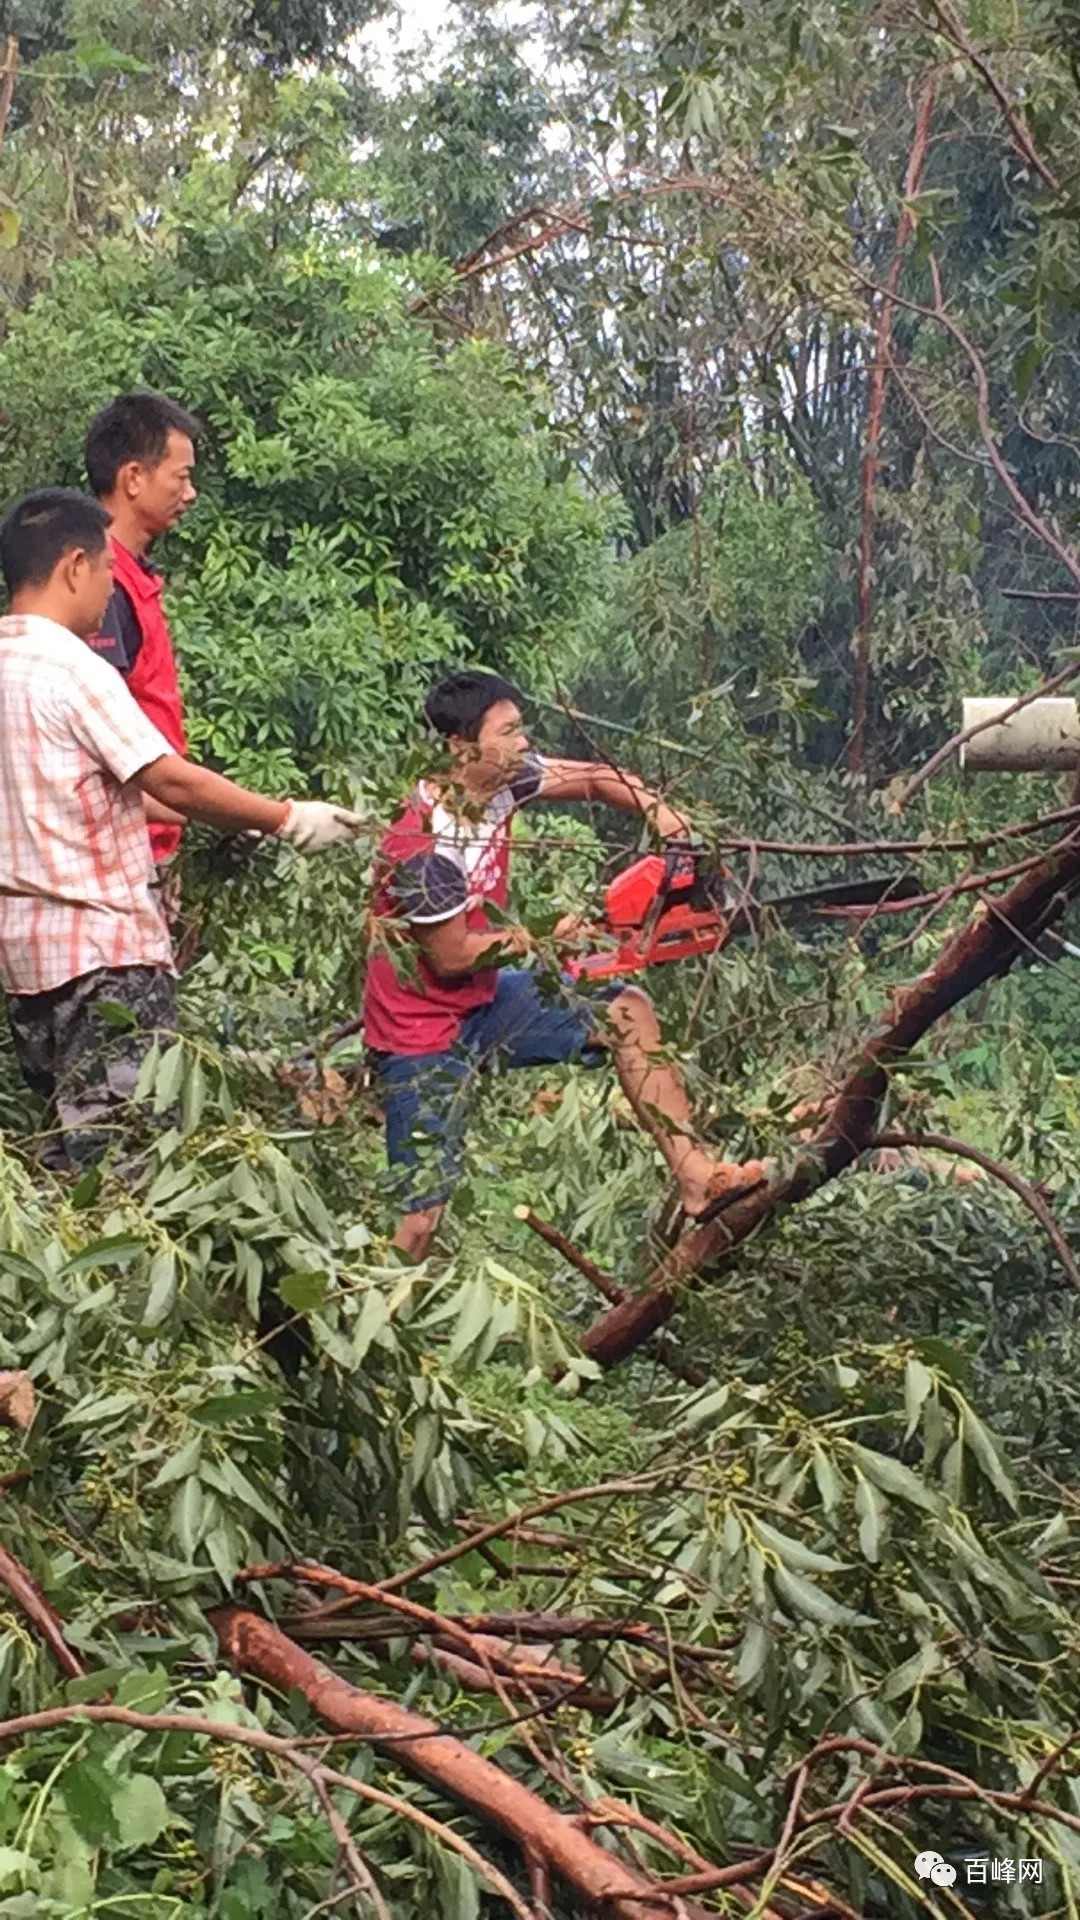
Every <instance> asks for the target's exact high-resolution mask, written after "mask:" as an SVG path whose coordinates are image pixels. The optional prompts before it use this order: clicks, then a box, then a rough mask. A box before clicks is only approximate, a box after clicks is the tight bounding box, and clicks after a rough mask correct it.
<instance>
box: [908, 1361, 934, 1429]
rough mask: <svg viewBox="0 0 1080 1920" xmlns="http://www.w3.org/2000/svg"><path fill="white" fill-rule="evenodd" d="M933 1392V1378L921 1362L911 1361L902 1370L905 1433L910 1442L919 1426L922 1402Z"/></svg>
mask: <svg viewBox="0 0 1080 1920" xmlns="http://www.w3.org/2000/svg"><path fill="white" fill-rule="evenodd" d="M933 1391H934V1376H933V1374H932V1373H931V1372H930V1370H929V1368H928V1367H924V1366H923V1363H922V1361H921V1360H915V1359H911V1360H909V1361H908V1363H907V1366H906V1367H905V1368H904V1411H905V1413H906V1414H907V1432H906V1434H905V1435H904V1438H905V1439H906V1440H910V1438H911V1436H912V1434H913V1433H914V1431H915V1429H916V1427H917V1426H918V1424H919V1414H920V1413H921V1412H922V1405H923V1401H924V1400H926V1399H927V1398H928V1396H929V1395H930V1394H931V1393H933Z"/></svg>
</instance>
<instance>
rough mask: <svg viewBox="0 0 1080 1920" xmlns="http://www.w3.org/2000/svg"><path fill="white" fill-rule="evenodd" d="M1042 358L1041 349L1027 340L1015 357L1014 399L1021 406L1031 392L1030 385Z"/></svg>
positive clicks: (1037, 344) (1034, 341)
mask: <svg viewBox="0 0 1080 1920" xmlns="http://www.w3.org/2000/svg"><path fill="white" fill-rule="evenodd" d="M1042 357H1043V355H1042V348H1041V346H1040V345H1039V342H1038V341H1037V340H1029V341H1028V343H1027V346H1026V347H1025V348H1024V350H1023V352H1022V353H1020V354H1018V355H1017V360H1016V367H1015V369H1014V373H1013V378H1014V379H1015V381H1016V397H1017V399H1018V400H1019V401H1020V404H1021V406H1022V405H1023V403H1024V401H1025V400H1026V399H1027V397H1028V394H1029V392H1030V391H1031V383H1032V381H1033V380H1034V378H1035V375H1036V374H1037V373H1038V371H1039V363H1040V361H1041V360H1042Z"/></svg>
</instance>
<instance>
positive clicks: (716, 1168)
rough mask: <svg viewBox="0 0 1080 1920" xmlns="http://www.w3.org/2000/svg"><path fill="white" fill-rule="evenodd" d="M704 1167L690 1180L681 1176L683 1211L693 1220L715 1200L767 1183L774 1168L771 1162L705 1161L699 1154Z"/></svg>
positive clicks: (695, 1172) (724, 1198)
mask: <svg viewBox="0 0 1080 1920" xmlns="http://www.w3.org/2000/svg"><path fill="white" fill-rule="evenodd" d="M702 1159H703V1161H704V1167H703V1170H702V1172H701V1173H700V1174H699V1173H698V1170H697V1168H696V1167H695V1168H694V1170H693V1171H694V1175H695V1176H696V1177H694V1178H689V1179H688V1178H687V1177H686V1174H685V1173H684V1176H683V1179H682V1182H681V1187H682V1203H683V1209H684V1211H685V1212H686V1214H687V1217H688V1218H689V1219H691V1220H695V1219H696V1218H697V1217H698V1215H699V1214H702V1213H704V1212H705V1210H706V1208H707V1207H710V1206H712V1204H713V1202H714V1201H716V1200H726V1199H727V1198H728V1197H729V1196H734V1195H735V1194H738V1193H744V1192H747V1191H748V1190H749V1189H750V1188H751V1187H757V1186H760V1184H761V1182H762V1181H763V1180H767V1179H768V1177H769V1174H770V1173H771V1172H772V1169H773V1167H774V1165H775V1162H774V1161H772V1160H742V1161H738V1160H708V1159H706V1158H705V1156H704V1155H702Z"/></svg>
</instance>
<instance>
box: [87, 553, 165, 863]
mask: <svg viewBox="0 0 1080 1920" xmlns="http://www.w3.org/2000/svg"><path fill="white" fill-rule="evenodd" d="M110 545H111V546H112V555H113V579H114V582H115V585H114V589H113V597H112V599H111V600H110V602H109V605H108V607H107V609H106V612H105V618H104V620H103V621H102V630H101V633H100V634H98V635H96V636H95V637H94V639H93V640H91V642H90V645H91V646H92V647H93V649H94V651H95V653H99V654H101V656H102V658H103V659H105V660H108V661H109V663H110V665H112V666H115V667H116V668H117V669H118V670H119V672H121V673H122V674H123V675H124V678H125V679H126V681H127V683H128V688H129V690H130V692H131V694H132V696H133V698H134V699H135V700H136V701H137V702H138V704H139V706H140V707H141V708H142V710H143V712H144V713H145V715H146V717H147V719H148V720H150V721H152V722H153V724H154V726H155V727H156V728H157V730H158V732H159V733H161V734H164V736H165V738H166V740H167V741H168V743H169V745H170V747H172V749H173V751H174V753H186V752H187V736H186V734H185V731H184V707H183V701H182V699H181V696H180V682H179V679H178V676H177V672H176V657H175V654H174V653H173V644H172V638H171V636H170V634H169V626H168V622H167V620H166V618H165V609H164V607H163V606H162V603H161V595H162V589H163V587H164V584H165V582H164V580H163V579H162V576H161V574H160V572H159V571H158V569H157V568H156V567H151V566H149V565H148V564H147V562H146V561H144V560H139V559H137V558H136V556H135V555H134V554H133V553H129V552H128V550H127V548H126V547H125V546H122V545H121V543H120V541H119V540H118V539H117V538H116V536H115V534H112V535H110ZM133 629H134V631H132V630H133ZM149 831H150V849H151V852H152V854H153V856H154V860H155V862H157V863H158V864H159V865H160V864H161V863H162V862H163V861H166V860H171V859H172V857H173V855H174V854H175V852H176V850H177V848H178V847H179V845H180V839H181V835H182V833H183V828H182V827H170V826H163V825H159V824H157V823H155V824H154V825H153V826H151V828H150V830H149Z"/></svg>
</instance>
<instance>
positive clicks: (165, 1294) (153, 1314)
mask: <svg viewBox="0 0 1080 1920" xmlns="http://www.w3.org/2000/svg"><path fill="white" fill-rule="evenodd" d="M176 1294H177V1273H176V1255H175V1253H174V1252H173V1250H172V1248H171V1247H169V1248H168V1249H167V1251H166V1252H164V1253H159V1254H155V1256H154V1259H153V1260H152V1261H151V1263H150V1291H149V1293H148V1294H147V1296H146V1305H145V1307H144V1308H143V1314H142V1323H143V1326H144V1327H159V1326H160V1325H161V1322H162V1321H163V1320H166V1319H168V1316H169V1314H170V1313H171V1312H172V1309H173V1307H174V1306H175V1304H176Z"/></svg>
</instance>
